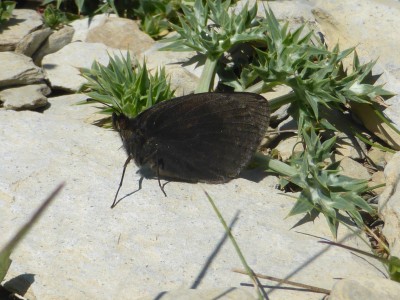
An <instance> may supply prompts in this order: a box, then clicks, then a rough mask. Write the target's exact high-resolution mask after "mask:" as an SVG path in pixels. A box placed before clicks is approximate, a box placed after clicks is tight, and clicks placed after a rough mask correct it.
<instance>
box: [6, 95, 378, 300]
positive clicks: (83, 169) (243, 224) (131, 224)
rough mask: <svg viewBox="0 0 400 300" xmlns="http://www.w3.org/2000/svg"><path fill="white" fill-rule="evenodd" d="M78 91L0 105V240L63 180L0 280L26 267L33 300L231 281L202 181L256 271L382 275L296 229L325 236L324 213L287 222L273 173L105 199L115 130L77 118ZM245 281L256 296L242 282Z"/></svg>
mask: <svg viewBox="0 0 400 300" xmlns="http://www.w3.org/2000/svg"><path fill="white" fill-rule="evenodd" d="M75 97H76V98H75ZM82 98H83V96H81V95H80V96H79V95H78V96H77V95H70V96H68V97H64V96H63V97H56V98H49V102H50V104H51V105H50V108H49V109H48V110H46V111H45V112H44V113H42V114H40V113H36V112H31V111H21V112H16V111H11V110H2V111H0V144H1V145H2V146H1V147H0V157H2V158H3V160H2V164H0V194H1V195H3V196H2V197H0V209H1V211H2V216H1V218H0V231H1V232H2V237H1V239H0V247H2V246H3V245H4V244H5V243H6V242H7V241H8V240H9V239H10V238H11V236H12V235H13V234H14V233H15V232H16V230H17V228H19V227H20V226H21V225H22V224H24V223H25V222H26V220H27V218H28V216H29V215H31V213H32V212H33V211H34V210H35V208H36V207H38V206H39V204H40V203H41V202H42V201H43V199H44V198H45V197H46V196H47V195H48V194H49V193H50V191H51V190H52V189H53V188H54V187H55V186H56V185H58V184H59V183H60V182H61V181H66V187H65V188H64V189H63V191H62V192H61V194H60V196H59V197H58V198H57V199H56V200H55V202H54V203H53V205H52V206H51V207H49V209H48V210H47V211H46V212H45V214H44V216H43V218H42V219H41V220H40V221H39V222H38V223H37V224H36V225H35V226H34V227H33V228H32V231H31V232H30V233H29V234H28V236H27V237H26V239H24V240H23V242H22V243H21V244H20V245H19V247H18V248H17V249H16V251H15V252H13V254H12V257H11V258H12V259H13V263H12V265H11V268H10V271H9V273H8V274H7V277H6V282H11V281H12V280H11V279H13V278H15V277H16V276H24V274H35V277H34V282H33V283H32V285H31V287H30V292H31V293H32V294H33V295H35V296H36V298H37V299H41V300H49V299H62V298H64V299H100V300H102V299H132V298H134V299H135V298H139V297H150V296H152V295H154V293H155V292H156V291H159V292H160V293H162V292H163V291H173V290H176V289H181V288H190V287H192V286H197V289H226V288H227V287H231V288H238V287H240V286H241V284H242V283H247V282H249V281H248V278H247V276H245V275H241V274H237V273H233V272H232V271H231V269H232V268H241V267H242V266H241V262H240V259H239V258H238V257H237V254H236V252H235V250H234V248H233V247H232V245H231V243H230V242H229V239H226V238H225V232H224V229H223V227H222V225H221V223H220V222H219V220H218V218H217V217H216V215H215V214H214V212H213V210H212V207H211V206H210V203H209V202H208V200H207V198H206V196H205V194H204V190H206V191H207V192H208V193H209V194H210V195H211V196H212V197H213V199H214V201H215V203H216V205H217V206H218V208H219V209H220V211H221V213H222V214H223V216H224V218H225V219H226V221H227V223H228V224H231V227H232V232H233V234H234V236H235V238H236V240H237V242H238V243H239V245H240V247H241V250H242V252H243V253H244V255H245V257H246V259H247V262H248V263H249V264H250V266H251V267H252V268H253V269H254V271H256V272H259V273H264V274H266V275H271V276H275V277H281V278H287V279H290V280H294V281H299V282H302V283H305V284H312V285H316V286H319V287H322V288H327V289H330V288H331V287H332V285H333V284H334V283H335V281H336V279H334V278H338V277H346V278H350V277H358V276H360V275H361V274H364V275H366V276H382V275H381V273H380V272H379V271H378V270H377V269H375V267H374V266H371V265H370V264H369V263H367V262H366V261H365V260H364V258H362V259H361V258H358V257H357V256H354V255H353V254H351V253H350V252H349V251H346V250H344V249H340V248H337V247H329V246H326V245H323V244H320V243H317V239H315V238H313V237H310V236H307V235H302V234H299V233H297V232H296V231H301V232H305V233H310V234H313V235H317V236H320V237H322V238H328V239H331V238H332V237H331V234H330V230H329V228H328V226H327V225H326V222H325V219H324V218H323V217H321V218H317V219H316V220H315V221H314V223H306V224H304V225H302V226H301V227H298V228H296V230H291V228H292V227H293V225H295V224H296V223H297V222H298V221H299V219H300V217H291V218H285V217H286V216H287V214H288V213H289V211H290V209H291V208H292V206H293V203H294V201H293V199H292V198H291V197H288V196H285V195H282V194H281V192H280V191H279V190H276V189H275V185H276V184H277V183H278V179H277V178H276V177H274V176H266V177H265V176H263V175H262V174H260V173H258V171H245V172H243V174H241V175H240V176H239V178H237V179H234V180H232V181H231V182H229V183H227V184H220V185H207V184H188V183H182V182H170V183H168V184H167V185H166V187H165V190H166V193H167V195H168V197H164V195H163V194H162V192H161V191H160V189H159V186H158V182H157V180H145V181H144V182H143V188H142V190H140V191H139V192H137V193H134V194H132V195H131V196H128V197H127V198H125V199H124V200H122V201H121V202H120V203H119V204H118V205H117V206H116V207H115V208H114V209H110V205H111V203H112V200H113V197H114V194H115V191H116V188H117V186H118V183H119V180H120V176H121V172H122V166H123V164H124V161H125V160H126V154H125V152H124V150H123V149H121V145H122V142H121V140H120V138H119V136H118V135H117V133H116V132H114V131H111V130H105V129H102V128H98V127H96V126H93V125H91V124H88V123H87V122H86V121H85V120H86V119H87V118H88V116H89V115H90V114H91V113H92V112H93V105H75V103H76V102H78V101H81V100H82ZM94 106H97V105H94ZM136 171H137V168H136V167H135V166H133V165H129V166H128V168H127V172H126V175H125V181H124V185H123V187H122V189H121V193H120V194H121V196H123V195H126V194H128V193H131V192H133V191H135V190H136V189H137V187H138V180H139V177H140V175H138V174H136ZM260 175H261V176H260ZM343 239H346V240H345V244H347V245H350V246H353V247H357V248H361V249H364V248H363V245H364V243H363V242H361V241H359V239H358V238H355V237H354V236H349V231H348V230H347V229H346V228H345V227H340V228H339V236H338V240H339V241H340V242H343ZM372 263H373V261H372ZM265 284H266V285H268V286H271V285H272V286H276V283H271V282H265ZM242 288H243V287H242ZM100 290H101V293H99V291H100ZM246 291H249V293H251V294H252V295H253V296H254V291H253V289H252V288H249V289H248V290H247V289H246ZM266 291H267V293H269V294H270V296H271V299H303V300H305V299H307V300H310V299H311V300H313V299H320V298H321V296H320V295H316V294H312V293H307V292H301V293H299V292H298V291H295V290H291V289H279V288H277V289H273V290H272V289H271V288H266Z"/></svg>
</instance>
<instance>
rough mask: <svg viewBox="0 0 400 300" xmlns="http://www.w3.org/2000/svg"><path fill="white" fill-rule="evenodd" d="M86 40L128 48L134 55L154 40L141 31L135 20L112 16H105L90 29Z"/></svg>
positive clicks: (117, 47) (112, 46) (113, 46)
mask: <svg viewBox="0 0 400 300" xmlns="http://www.w3.org/2000/svg"><path fill="white" fill-rule="evenodd" d="M86 42H90V43H103V44H104V45H106V46H108V47H111V48H116V49H125V50H128V49H129V51H131V52H132V53H134V54H136V55H138V54H139V53H141V52H143V51H145V50H146V49H148V48H150V47H151V46H152V45H153V44H154V40H153V39H152V38H151V37H150V36H149V35H148V34H146V33H145V32H143V31H141V30H140V28H139V25H138V24H137V23H136V22H135V21H133V20H129V19H125V18H112V17H111V18H107V19H106V21H105V22H104V23H103V24H101V25H99V26H97V27H95V28H93V29H90V30H89V32H88V35H87V38H86Z"/></svg>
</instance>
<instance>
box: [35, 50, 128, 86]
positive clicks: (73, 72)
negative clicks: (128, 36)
mask: <svg viewBox="0 0 400 300" xmlns="http://www.w3.org/2000/svg"><path fill="white" fill-rule="evenodd" d="M109 54H110V55H111V56H114V55H126V54H127V51H125V50H117V49H112V48H108V47H107V46H105V45H103V44H99V43H83V42H75V43H71V44H68V45H67V46H65V47H64V48H62V49H61V50H59V51H57V52H56V53H52V54H49V55H46V56H45V57H44V58H43V61H42V67H43V69H44V71H45V73H46V75H47V77H48V79H49V81H50V83H51V87H52V88H53V89H60V90H65V91H72V92H76V91H78V90H79V89H80V88H81V87H82V85H83V84H84V83H85V82H86V79H84V78H83V77H82V76H80V72H79V69H80V68H90V67H91V66H92V63H93V62H94V61H95V60H96V61H98V62H99V63H100V64H103V65H107V64H108V62H109Z"/></svg>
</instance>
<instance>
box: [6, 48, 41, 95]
mask: <svg viewBox="0 0 400 300" xmlns="http://www.w3.org/2000/svg"><path fill="white" fill-rule="evenodd" d="M0 65H1V68H0V88H4V87H10V86H13V85H23V84H31V83H38V82H42V81H43V80H44V75H43V72H42V69H41V68H39V67H37V66H35V64H34V63H33V61H32V59H31V58H30V57H27V56H25V55H22V54H18V53H14V52H0Z"/></svg>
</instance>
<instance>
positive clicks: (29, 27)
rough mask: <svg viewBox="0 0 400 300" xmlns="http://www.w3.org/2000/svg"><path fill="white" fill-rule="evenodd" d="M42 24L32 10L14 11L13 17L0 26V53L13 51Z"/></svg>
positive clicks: (38, 16) (39, 17)
mask: <svg viewBox="0 0 400 300" xmlns="http://www.w3.org/2000/svg"><path fill="white" fill-rule="evenodd" d="M42 24H43V21H42V17H41V16H40V14H38V13H37V12H36V11H34V10H32V9H14V10H13V16H12V18H10V19H9V20H8V21H7V22H6V23H4V24H2V30H1V32H0V33H1V34H0V52H3V51H13V50H14V49H15V47H16V46H17V44H18V43H19V42H20V41H21V40H22V39H23V38H24V37H25V36H26V35H28V34H29V33H31V32H32V31H34V30H36V29H37V28H38V27H40V26H41V25H42Z"/></svg>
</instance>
